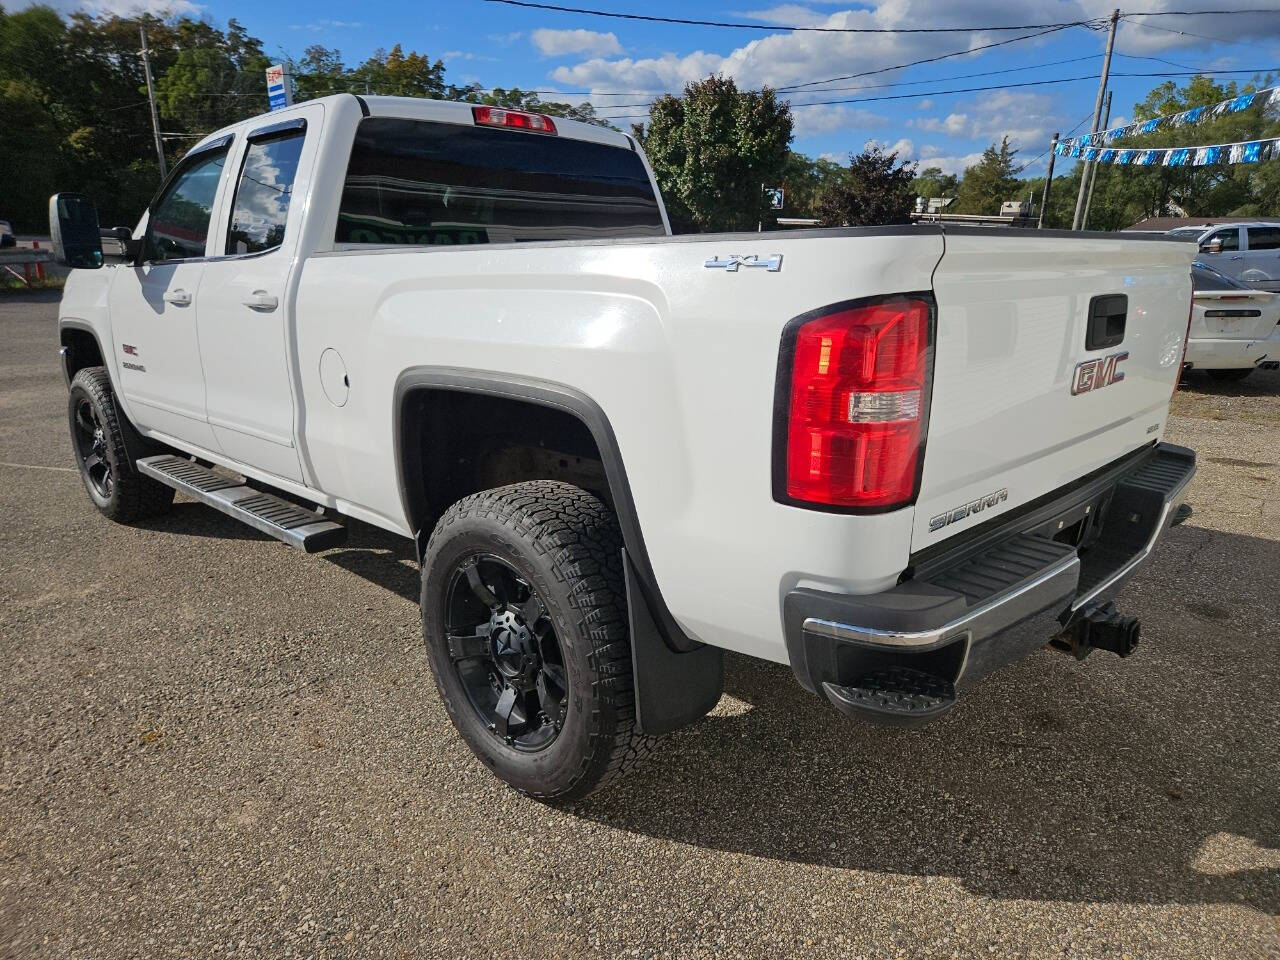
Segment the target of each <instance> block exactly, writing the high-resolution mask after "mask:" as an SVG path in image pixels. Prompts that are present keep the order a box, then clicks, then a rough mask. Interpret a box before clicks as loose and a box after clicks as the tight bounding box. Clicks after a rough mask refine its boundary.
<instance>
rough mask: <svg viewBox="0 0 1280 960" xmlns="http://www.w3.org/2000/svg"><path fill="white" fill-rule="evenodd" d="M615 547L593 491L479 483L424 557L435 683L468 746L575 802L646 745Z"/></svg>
mask: <svg viewBox="0 0 1280 960" xmlns="http://www.w3.org/2000/svg"><path fill="white" fill-rule="evenodd" d="M621 555H622V543H621V537H620V535H619V533H618V529H617V524H616V522H615V520H614V518H613V515H612V514H611V513H610V512H609V510H608V508H607V507H605V505H604V504H603V503H601V502H600V501H599V500H598V499H597V498H596V497H594V496H592V495H591V494H590V493H588V492H586V491H585V490H582V489H580V488H578V487H574V486H571V485H569V484H567V483H559V482H554V481H544V480H539V481H530V482H526V483H517V484H512V485H510V486H506V487H498V488H497V489H494V490H486V491H484V492H482V493H478V494H475V495H473V496H470V497H466V498H465V499H463V500H460V501H458V502H457V503H456V504H454V505H453V506H452V507H450V508H449V510H448V511H447V512H446V513H445V515H444V516H443V517H442V518H441V520H440V522H439V523H438V524H437V525H436V529H435V531H434V532H433V533H432V535H431V540H430V542H429V543H428V544H427V549H426V554H425V556H424V558H423V566H422V620H423V633H424V636H425V639H426V644H427V655H428V658H429V660H430V662H431V669H432V672H433V673H434V675H435V679H436V685H437V687H438V689H439V691H440V696H441V698H442V699H443V701H444V705H445V708H446V709H447V710H448V712H449V717H450V719H451V720H452V721H453V723H454V726H456V727H457V728H458V731H459V733H461V734H462V737H463V739H464V740H466V742H467V745H468V746H469V747H470V748H471V750H472V751H473V752H474V753H475V754H476V756H477V757H479V758H480V759H481V760H483V761H484V762H485V763H486V764H487V765H488V766H489V768H490V769H491V770H493V772H494V773H495V774H496V775H497V776H498V777H499V778H500V779H501V780H503V781H505V782H506V783H508V784H510V785H511V786H513V787H515V788H516V789H517V790H519V791H520V792H521V793H524V794H527V795H529V796H532V797H536V798H538V799H541V800H546V801H550V802H556V803H567V802H571V801H574V800H579V799H581V798H582V797H585V796H586V795H587V794H589V793H591V792H592V791H594V790H596V789H598V788H599V787H601V786H603V785H604V784H605V783H607V782H608V781H609V780H610V779H612V778H613V777H614V776H616V775H617V774H618V773H620V772H621V771H622V770H623V769H624V768H626V767H627V766H629V765H630V763H631V762H632V761H633V760H634V759H636V758H637V757H639V756H640V755H641V754H642V753H644V752H645V751H646V750H647V748H648V745H649V740H648V738H645V737H643V736H640V735H639V734H638V733H636V729H635V726H636V717H635V691H634V686H633V683H632V674H631V645H630V642H629V639H628V626H627V606H626V599H625V588H624V586H623V578H622V558H621Z"/></svg>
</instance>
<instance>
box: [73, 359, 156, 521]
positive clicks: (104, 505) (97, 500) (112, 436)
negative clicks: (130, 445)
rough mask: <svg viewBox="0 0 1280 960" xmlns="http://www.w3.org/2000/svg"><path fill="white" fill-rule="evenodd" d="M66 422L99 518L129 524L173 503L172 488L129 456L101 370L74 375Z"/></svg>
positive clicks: (108, 381) (109, 389)
mask: <svg viewBox="0 0 1280 960" xmlns="http://www.w3.org/2000/svg"><path fill="white" fill-rule="evenodd" d="M67 419H68V422H69V426H70V429H71V449H72V450H73V451H74V453H75V457H76V464H77V465H78V466H79V467H80V479H81V480H83V481H84V487H85V490H86V491H87V492H88V494H89V499H90V500H92V501H93V504H94V506H96V507H97V508H98V511H99V512H100V513H101V514H102V515H103V516H104V517H108V518H110V519H111V520H115V521H116V522H117V523H129V522H131V521H134V520H141V519H144V518H146V517H154V516H157V515H159V514H162V513H164V512H166V511H167V510H168V509H169V508H170V507H171V506H172V505H173V494H174V491H173V488H172V487H166V486H165V485H164V484H163V483H159V482H157V481H155V480H152V479H151V478H150V477H147V476H144V475H142V474H141V473H139V472H138V471H137V469H136V468H135V467H134V464H133V461H132V460H131V459H130V458H129V453H128V451H127V449H126V448H125V442H124V433H123V431H122V429H121V425H120V418H119V416H118V414H117V411H116V405H115V400H114V398H113V397H112V394H111V378H110V377H109V376H108V375H107V370H106V368H105V367H85V368H83V369H82V370H80V371H78V372H77V373H76V375H75V378H74V379H72V381H71V395H70V397H68V399H67ZM90 434H91V435H92V439H90V436H89V435H90ZM104 470H105V473H103V471H104ZM104 477H105V481H104V479H103V478H104Z"/></svg>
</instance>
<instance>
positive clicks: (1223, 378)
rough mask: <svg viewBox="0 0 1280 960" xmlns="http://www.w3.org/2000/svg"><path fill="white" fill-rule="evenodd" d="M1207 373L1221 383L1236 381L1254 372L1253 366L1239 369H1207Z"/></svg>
mask: <svg viewBox="0 0 1280 960" xmlns="http://www.w3.org/2000/svg"><path fill="white" fill-rule="evenodd" d="M1205 373H1207V374H1208V375H1209V376H1210V377H1211V378H1212V379H1214V380H1217V381H1218V382H1219V383H1235V382H1236V381H1237V380H1243V379H1244V378H1245V377H1247V376H1248V375H1249V374H1251V373H1253V367H1242V368H1240V369H1238V370H1206V371H1205Z"/></svg>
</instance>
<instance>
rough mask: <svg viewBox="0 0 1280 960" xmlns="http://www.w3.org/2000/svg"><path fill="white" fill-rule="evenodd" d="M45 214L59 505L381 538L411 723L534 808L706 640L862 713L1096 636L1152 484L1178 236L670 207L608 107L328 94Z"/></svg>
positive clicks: (643, 731) (1186, 307)
mask: <svg viewBox="0 0 1280 960" xmlns="http://www.w3.org/2000/svg"><path fill="white" fill-rule="evenodd" d="M51 224H52V229H53V231H54V237H55V242H56V248H57V250H58V255H59V257H61V258H62V259H63V260H64V261H65V262H67V263H68V264H70V265H72V266H74V267H76V268H77V269H75V270H74V271H73V272H72V274H71V276H70V278H69V280H68V282H67V285H66V289H65V292H64V295H63V299H62V304H61V309H60V313H59V327H60V331H59V333H60V338H61V347H62V357H63V368H64V370H65V373H66V377H67V382H68V384H69V386H70V400H69V406H68V415H69V421H70V430H71V437H72V441H73V446H74V451H75V457H76V460H77V462H78V464H79V467H80V471H81V474H82V476H83V479H84V484H85V487H86V489H87V491H88V494H89V497H90V498H91V499H92V500H93V502H94V504H95V505H96V506H97V508H98V509H99V510H100V511H101V512H102V513H103V514H104V515H106V516H107V517H109V518H110V519H113V520H116V521H119V522H125V523H128V522H130V521H134V520H137V519H138V518H141V517H146V516H150V515H154V514H157V513H160V512H162V511H164V510H166V509H167V508H168V507H169V505H170V504H171V503H172V501H173V497H174V493H175V491H179V492H181V493H183V494H184V495H186V496H188V497H192V498H195V499H196V500H199V501H203V502H204V503H206V504H208V505H209V506H210V507H212V508H214V509H216V510H220V511H222V512H223V513H226V514H228V515H230V516H231V517H235V518H237V519H239V520H242V521H244V522H245V523H248V524H251V525H252V526H254V527H256V528H257V529H258V530H260V531H264V532H265V533H268V534H270V535H272V536H275V537H278V538H279V539H280V540H282V541H284V542H286V543H289V544H292V545H294V546H297V547H300V548H302V549H303V550H306V551H308V552H311V551H317V550H323V549H326V548H329V547H332V546H334V545H335V544H338V543H339V542H341V540H342V538H343V537H344V536H345V533H346V528H345V526H344V521H345V520H346V518H352V519H354V520H357V521H361V522H363V523H367V524H373V525H374V526H376V527H381V528H383V529H385V530H389V531H392V532H394V533H396V534H399V535H401V536H404V537H407V538H411V539H412V540H413V542H414V543H415V544H416V551H417V556H418V557H419V559H420V561H421V566H422V592H421V605H422V621H423V631H424V636H425V641H426V652H427V657H428V660H429V663H430V667H431V670H432V672H433V673H434V677H435V681H436V684H437V686H438V689H439V692H440V696H441V698H442V700H443V702H444V704H445V706H446V707H447V709H448V711H449V715H450V717H451V718H452V720H453V722H454V723H455V724H456V726H457V728H458V730H459V732H460V733H461V735H462V737H463V738H464V739H465V740H466V742H467V743H468V745H469V746H470V747H471V749H472V750H473V751H474V752H475V753H476V755H477V756H478V757H479V758H480V759H481V760H482V761H483V762H484V763H486V764H487V765H488V766H489V767H490V768H492V770H493V771H494V773H495V774H496V775H497V776H498V777H500V778H501V779H503V780H505V781H506V782H507V783H509V784H511V785H512V786H514V787H515V788H517V789H518V790H521V791H523V792H525V793H527V794H529V795H532V796H536V797H539V798H542V799H545V800H548V801H553V802H567V801H571V800H575V799H577V798H580V797H582V796H584V795H586V794H587V793H589V792H590V791H592V790H593V789H595V788H597V787H599V786H600V785H601V784H603V783H605V782H606V781H608V780H609V779H610V778H611V777H612V776H613V775H615V774H616V773H618V772H619V771H620V770H622V769H624V768H626V767H627V766H628V764H629V763H630V762H631V761H632V760H633V759H634V758H636V757H637V756H639V755H641V754H642V753H643V752H645V750H647V749H648V747H649V745H650V742H651V739H652V738H653V737H655V736H657V735H660V734H663V733H665V732H668V731H671V730H674V729H676V728H678V727H680V726H682V725H685V724H688V723H690V722H692V721H694V720H696V719H697V718H699V717H701V716H702V715H704V714H705V713H706V712H707V711H708V710H710V709H711V707H712V706H713V705H714V704H715V703H716V702H717V700H718V699H719V697H720V695H721V690H722V676H723V652H724V651H726V650H729V651H736V652H738V653H741V654H746V655H748V656H752V657H761V658H764V659H766V660H770V661H774V662H777V663H780V664H787V665H789V666H790V668H791V670H792V671H793V672H794V674H795V677H796V679H797V680H798V682H799V683H800V684H802V685H803V686H804V687H805V688H807V689H808V690H810V691H812V692H813V693H814V694H816V695H818V696H820V697H824V698H825V699H826V700H827V701H829V702H830V703H831V704H832V705H833V706H834V707H835V708H836V709H837V710H839V711H841V712H843V713H845V714H849V715H851V716H856V717H863V718H867V719H869V720H874V721H880V722H884V723H890V724H902V725H909V724H916V723H920V722H923V721H926V720H930V719H933V718H937V717H939V716H941V715H943V714H945V713H946V712H947V711H949V710H951V709H952V708H953V706H954V705H955V704H956V702H957V699H958V698H959V697H961V696H963V694H964V693H965V691H966V690H968V689H970V688H972V686H973V685H974V684H975V683H977V682H979V681H980V680H981V679H982V677H984V676H985V675H987V674H989V673H990V672H991V671H992V670H995V669H997V668H999V667H1001V666H1002V665H1005V664H1008V663H1011V662H1013V661H1015V660H1017V659H1019V658H1021V657H1023V656H1024V655H1026V654H1028V653H1030V652H1032V651H1034V650H1036V649H1038V648H1041V647H1044V646H1045V645H1046V644H1048V645H1051V646H1053V647H1056V648H1058V649H1060V650H1062V651H1064V652H1065V653H1067V654H1070V655H1074V656H1077V657H1083V656H1084V655H1085V654H1087V653H1088V652H1090V651H1091V650H1093V649H1097V648H1101V649H1106V650H1111V651H1114V652H1116V653H1119V654H1121V655H1127V654H1129V653H1130V652H1132V650H1133V648H1134V645H1135V644H1136V643H1137V640H1138V631H1139V627H1138V624H1137V622H1136V621H1135V620H1133V619H1132V618H1129V617H1125V616H1122V615H1121V614H1119V613H1118V612H1117V611H1116V610H1115V607H1114V605H1113V604H1112V599H1113V597H1114V596H1115V595H1116V593H1117V592H1118V590H1119V589H1120V587H1121V586H1122V584H1123V583H1124V582H1125V581H1126V580H1127V579H1128V578H1129V577H1131V576H1132V575H1133V574H1134V572H1135V571H1136V570H1138V569H1139V568H1140V566H1141V565H1142V563H1143V562H1144V561H1145V560H1146V559H1147V557H1148V556H1149V555H1150V554H1151V552H1152V550H1153V549H1154V548H1155V547H1156V544H1157V542H1158V541H1159V539H1160V537H1161V536H1162V535H1163V534H1164V533H1165V531H1166V530H1167V529H1168V528H1169V527H1170V526H1171V525H1173V524H1174V523H1176V522H1178V521H1179V520H1181V519H1182V517H1183V514H1184V513H1185V512H1186V508H1183V507H1182V506H1181V503H1182V499H1183V497H1184V494H1185V491H1186V489H1187V484H1188V482H1189V481H1190V480H1191V477H1192V474H1193V473H1194V471H1195V455H1194V454H1193V453H1192V452H1191V451H1190V450H1186V449H1183V448H1181V447H1177V446H1173V445H1170V444H1167V443H1164V442H1162V437H1163V436H1164V433H1165V429H1166V422H1167V417H1168V410H1169V401H1170V397H1171V395H1172V393H1173V391H1174V390H1175V388H1176V384H1177V381H1178V377H1179V374H1180V371H1181V367H1182V361H1183V350H1184V347H1185V343H1186V334H1187V325H1188V317H1189V312H1190V304H1191V280H1190V265H1191V261H1192V259H1193V257H1194V256H1195V255H1196V249H1195V247H1194V246H1192V245H1189V244H1185V243H1179V242H1177V241H1176V240H1173V241H1170V242H1165V241H1164V240H1163V238H1160V237H1145V236H1143V237H1128V236H1126V237H1123V238H1122V237H1119V236H1114V235H1099V234H1091V235H1083V234H1068V233H1059V232H1053V231H1039V232H1033V231H1025V230H993V229H981V228H977V229H974V228H969V229H966V228H953V227H950V226H939V225H932V226H890V227H884V228H860V229H832V230H808V231H798V232H788V233H748V234H723V235H703V236H672V235H671V232H670V228H669V225H668V220H667V216H666V213H665V211H664V208H663V204H662V199H661V197H660V195H659V192H658V189H657V187H656V185H655V183H654V179H653V174H652V172H651V171H650V168H649V165H648V163H647V161H646V160H645V157H644V154H643V153H642V152H641V150H640V149H639V147H638V146H637V144H636V142H635V141H634V140H633V139H632V138H631V137H629V136H627V135H625V134H623V133H619V132H616V131H613V130H609V129H604V128H601V127H597V126H590V125H585V124H581V123H575V122H572V121H568V120H563V119H560V118H551V117H546V116H542V115H536V114H528V113H521V112H517V111H512V110H503V109H499V108H496V107H477V106H472V105H468V104H459V103H442V102H433V101H423V100H412V99H401V98H384V97H357V96H352V95H340V96H334V97H328V98H325V99H320V100H315V101H312V102H307V103H302V104H298V105H295V106H293V107H290V108H286V109H284V110H280V111H278V112H274V113H271V114H269V115H267V116H263V117H258V118H256V119H253V120H249V121H245V122H243V123H239V124H237V125H235V126H233V127H229V128H227V129H225V130H222V131H219V132H218V133H216V134H213V135H212V136H210V137H208V138H206V139H205V140H203V141H202V142H200V143H199V144H197V145H196V146H195V147H194V148H193V149H192V150H191V151H190V152H189V153H188V154H187V155H186V156H185V157H184V158H183V160H182V161H181V162H180V163H179V164H178V165H177V166H176V167H175V168H174V170H173V171H172V172H171V173H170V174H169V176H168V178H167V179H166V180H165V182H164V184H163V185H162V187H161V189H160V191H159V193H158V194H157V195H156V197H155V199H154V200H153V201H152V203H151V204H150V206H149V208H148V209H147V210H146V212H145V213H144V214H143V215H142V218H141V219H140V220H139V222H138V224H137V226H136V227H135V228H134V229H132V230H129V229H127V228H124V229H121V228H117V229H115V230H109V231H106V233H107V234H108V235H109V236H110V237H111V238H113V240H114V242H115V244H116V246H117V247H118V251H119V252H118V254H117V255H116V256H115V257H114V258H110V259H111V260H112V262H111V263H107V262H106V260H107V259H108V258H105V257H104V255H103V250H102V242H101V237H100V231H99V228H98V222H97V214H96V211H95V208H94V206H93V204H92V202H91V201H89V199H88V198H86V197H84V196H82V195H77V194H59V195H57V196H55V197H54V198H52V200H51Z"/></svg>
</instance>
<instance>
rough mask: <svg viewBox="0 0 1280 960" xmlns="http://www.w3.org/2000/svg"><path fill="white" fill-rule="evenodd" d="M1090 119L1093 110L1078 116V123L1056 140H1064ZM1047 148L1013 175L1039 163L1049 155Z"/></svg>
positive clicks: (1050, 148) (1050, 145) (1050, 147)
mask: <svg viewBox="0 0 1280 960" xmlns="http://www.w3.org/2000/svg"><path fill="white" fill-rule="evenodd" d="M1092 119H1093V112H1092V111H1090V112H1089V113H1086V114H1085V115H1084V116H1083V117H1081V118H1080V122H1079V123H1077V124H1076V125H1075V126H1074V127H1072V128H1071V129H1070V130H1068V131H1067V133H1066V136H1063V137H1059V138H1058V142H1061V141H1063V140H1066V139H1067V138H1068V137H1070V136H1071V135H1072V134H1073V133H1075V132H1076V131H1077V130H1079V129H1080V128H1081V127H1083V126H1084V125H1085V124H1086V123H1088V122H1089V121H1090V120H1092ZM1052 149H1053V144H1052V143H1051V144H1049V150H1052ZM1049 150H1046V151H1045V152H1044V153H1042V154H1040V155H1039V156H1037V157H1035V158H1033V159H1031V160H1028V161H1027V162H1026V163H1024V164H1023V165H1022V166H1020V167H1019V168H1018V169H1017V170H1015V171H1013V175H1014V176H1015V177H1016V176H1017V175H1018V174H1020V173H1022V171H1024V170H1026V169H1027V168H1028V167H1032V166H1035V165H1036V164H1037V163H1039V162H1040V161H1041V160H1043V159H1044V158H1045V157H1047V156H1048V155H1049Z"/></svg>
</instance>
